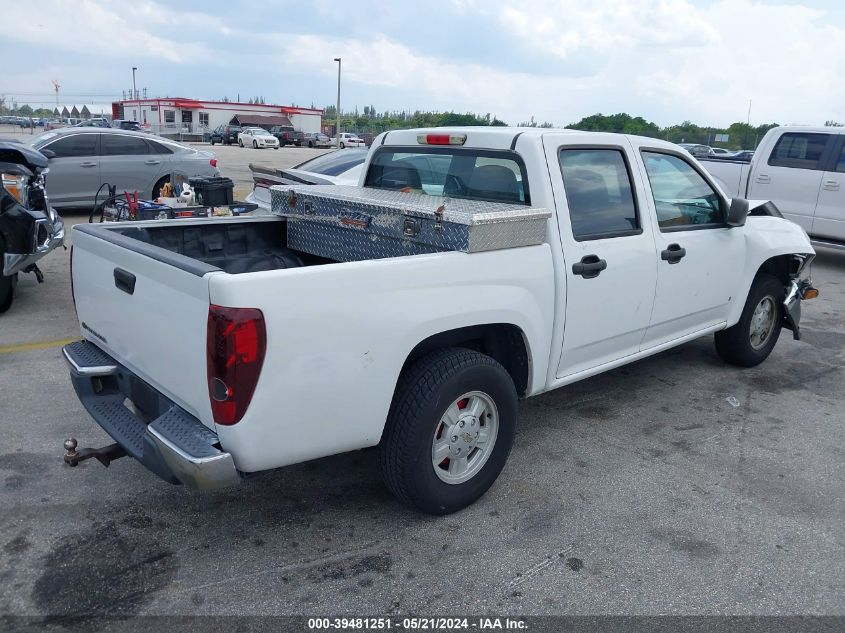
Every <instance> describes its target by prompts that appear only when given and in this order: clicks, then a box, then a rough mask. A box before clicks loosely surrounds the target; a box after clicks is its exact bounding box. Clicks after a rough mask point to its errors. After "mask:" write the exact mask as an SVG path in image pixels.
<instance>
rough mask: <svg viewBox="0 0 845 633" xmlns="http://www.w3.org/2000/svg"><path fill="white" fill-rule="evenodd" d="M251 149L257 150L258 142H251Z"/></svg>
mask: <svg viewBox="0 0 845 633" xmlns="http://www.w3.org/2000/svg"><path fill="white" fill-rule="evenodd" d="M252 149H258V141H253V142H252Z"/></svg>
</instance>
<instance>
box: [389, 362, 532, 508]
mask: <svg viewBox="0 0 845 633" xmlns="http://www.w3.org/2000/svg"><path fill="white" fill-rule="evenodd" d="M516 414H517V394H516V389H515V387H514V384H513V381H512V380H511V377H510V376H509V375H508V373H507V371H505V369H504V367H502V366H501V365H500V364H499V363H498V362H496V361H495V360H494V359H492V358H490V357H489V356H486V355H484V354H481V353H479V352H476V351H473V350H469V349H463V348H448V349H443V350H438V351H435V352H432V353H430V354H428V355H426V356H424V357H422V358H420V359H419V360H418V361H416V362H415V363H414V364H413V365H412V366H411V367H410V368H409V369H407V370H406V371H405V372H403V374H402V376H401V377H400V378H399V383H398V385H397V387H396V393H395V395H394V398H393V402H392V403H391V406H390V413H389V414H388V419H387V424H386V425H385V430H384V434H383V436H382V439H381V443H380V444H379V463H380V465H381V471H382V476H383V477H384V481H385V483H386V484H387V487H388V488H389V489H390V490H391V492H393V494H395V495H396V496H397V497H398V498H399V499H400V500H401V501H403V502H404V503H407V504H408V505H412V506H415V507H416V508H418V509H420V510H422V511H423V512H428V513H430V514H450V513H452V512H456V511H458V510H460V509H462V508H465V507H466V506H468V505H470V504H471V503H473V502H474V501H475V500H476V499H478V498H479V497H480V496H481V495H483V494H484V493H485V492H486V491H487V489H488V488H490V486H491V485H492V484H493V482H494V481H496V478H497V477H498V476H499V473H500V472H501V471H502V468H503V467H504V465H505V462H506V461H507V459H508V455H509V454H510V450H511V446H512V445H513V438H514V431H515V428H516Z"/></svg>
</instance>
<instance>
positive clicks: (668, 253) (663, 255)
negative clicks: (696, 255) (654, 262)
mask: <svg viewBox="0 0 845 633" xmlns="http://www.w3.org/2000/svg"><path fill="white" fill-rule="evenodd" d="M686 254H687V249H685V248H681V245H680V244H669V246H667V247H666V250H665V251H660V259H662V260H663V261H665V262H669V263H670V264H677V263H678V262H679V261H681V260H682V259H683V258H684V257H686Z"/></svg>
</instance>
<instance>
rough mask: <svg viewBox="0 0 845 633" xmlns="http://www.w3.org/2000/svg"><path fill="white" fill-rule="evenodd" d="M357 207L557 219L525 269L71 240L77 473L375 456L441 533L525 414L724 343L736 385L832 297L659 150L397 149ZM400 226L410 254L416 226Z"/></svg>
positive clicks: (453, 255) (665, 149)
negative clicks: (561, 393)
mask: <svg viewBox="0 0 845 633" xmlns="http://www.w3.org/2000/svg"><path fill="white" fill-rule="evenodd" d="M312 189H315V188H312ZM351 189H354V190H355V191H358V192H359V193H358V195H359V196H360V198H361V199H362V200H364V201H365V202H366V199H367V195H372V196H373V197H375V194H376V193H379V194H384V193H385V192H384V191H383V190H384V189H391V190H392V191H393V193H391V194H390V195H394V194H395V195H396V196H401V195H402V194H403V192H406V191H411V190H413V191H414V192H416V193H415V194H414V195H415V196H417V197H418V198H420V197H421V198H425V196H431V197H432V199H435V200H441V199H442V200H443V201H444V202H443V204H442V205H441V206H440V207H439V208H438V212H440V213H441V216H440V217H439V218H438V222H440V221H441V220H443V221H444V222H445V221H448V220H449V218H450V208H452V206H451V205H453V204H455V202H454V201H455V200H457V201H460V202H461V203H465V202H467V201H469V202H470V203H472V204H476V205H478V206H479V207H481V208H483V207H484V205H489V206H490V208H491V209H492V208H493V207H494V205H498V206H497V207H496V208H498V207H500V206H502V204H503V203H506V204H505V207H506V208H514V207H517V208H524V209H526V211H527V212H534V211H538V210H539V209H542V210H546V211H548V213H546V214H545V215H543V216H542V217H543V218H546V217H548V219H541V220H540V222H541V224H540V234H541V237H540V238H539V240H538V242H537V243H535V244H533V245H528V246H519V247H513V248H497V249H494V250H484V251H481V252H461V251H460V250H456V249H449V248H443V249H441V250H439V251H437V252H428V253H424V254H416V255H410V256H402V257H391V256H386V255H385V254H384V253H380V252H379V251H377V249H375V248H374V249H373V250H372V252H371V253H370V254H369V255H368V254H367V252H366V251H364V252H363V253H364V254H363V257H362V256H360V251H359V257H358V258H357V259H355V260H353V261H349V260H348V259H347V260H346V261H344V257H342V256H341V255H342V253H341V252H340V247H337V250H335V251H334V255H333V256H331V257H326V256H325V254H323V255H315V254H314V253H312V252H305V251H297V250H294V249H292V248H289V247H288V245H289V241H288V240H287V237H288V228H289V227H291V228H292V227H293V226H294V224H291V223H290V222H291V220H290V218H286V217H280V216H264V217H257V218H243V217H242V218H219V219H215V220H213V221H210V220H204V219H198V220H187V221H182V222H179V223H178V224H175V223H169V222H149V223H144V222H135V223H132V224H131V225H128V224H120V223H118V224H110V225H105V224H103V225H77V226H75V227H74V234H73V244H74V248H73V252H72V279H73V288H74V296H75V304H76V310H77V315H78V318H79V321H80V325H81V331H82V336H83V337H84V340H83V341H80V342H77V343H73V344H71V345H69V346H67V347H66V348H65V349H64V355H65V357H66V359H67V361H68V363H69V366H70V373H71V378H72V381H73V384H74V387H75V389H76V391H77V393H78V395H79V397H80V399H81V401H82V403H83V404H84V406H85V408H86V409H87V410H88V411H89V413H90V414H91V415H92V417H93V418H94V419H95V420H96V421H97V423H99V424H100V425H101V426H102V427H103V428H104V429H105V430H106V431H107V432H108V433H109V434H110V435H111V436H112V438H114V439H115V442H116V443H115V444H113V445H111V446H109V447H105V448H103V449H82V450H79V451H78V450H77V448H76V446H77V444H76V441H75V440H68V442H66V449H67V454H66V455H65V460H66V461H67V462H68V463H70V464H71V465H75V464H76V463H78V462H79V461H81V460H82V459H85V458H86V457H92V456H93V457H96V458H97V459H99V460H100V461H102V462H103V463H106V464H107V463H108V462H109V461H110V460H111V459H113V458H116V457H119V456H122V455H123V454H127V453H128V454H129V455H131V456H132V457H134V458H136V459H137V460H139V461H141V462H142V463H143V464H144V465H145V466H146V467H147V468H148V469H149V470H151V471H153V472H154V473H156V474H157V475H159V476H161V477H163V478H164V479H166V480H167V481H170V482H172V483H177V484H179V483H181V484H186V485H190V486H195V487H200V488H211V487H216V486H224V485H230V484H233V483H235V482H237V481H238V480H239V479H241V478H242V477H245V476H248V475H251V474H253V473H257V472H260V471H266V470H269V469H273V468H278V467H282V466H285V465H289V464H294V463H298V462H303V461H305V460H311V459H315V458H319V457H323V456H327V455H332V454H335V453H340V452H344V451H351V450H356V449H361V448H365V447H373V446H377V447H378V455H379V461H380V464H381V469H382V473H383V476H384V479H385V481H386V483H387V486H388V487H389V488H390V489H391V491H392V492H393V493H394V494H396V495H397V496H398V497H399V498H400V499H401V500H403V501H404V502H406V503H408V504H410V505H413V506H415V507H417V508H419V509H421V510H423V511H426V512H430V513H435V514H445V513H449V512H454V511H456V510H459V509H460V508H463V507H465V506H467V505H468V504H470V503H472V502H473V501H475V500H476V499H477V498H478V497H479V496H481V495H482V494H484V492H485V491H486V490H487V489H488V488H489V487H490V485H491V484H492V483H493V482H494V480H495V479H496V478H497V476H498V475H499V473H500V471H501V470H502V468H503V467H504V465H505V461H506V459H507V457H508V454H509V452H510V449H511V445H512V443H513V439H514V431H515V424H516V418H517V408H518V400H519V398H525V397H529V396H535V395H537V394H540V393H543V392H545V391H549V390H551V389H555V388H557V387H560V386H563V385H567V384H569V383H573V382H575V381H578V380H581V379H584V378H587V377H589V376H592V375H595V374H598V373H600V372H603V371H607V370H609V369H612V368H615V367H618V366H620V365H623V364H626V363H630V362H633V361H636V360H638V359H641V358H644V357H646V356H649V355H652V354H656V353H658V352H661V351H663V350H666V349H668V348H671V347H674V346H677V345H681V344H683V343H685V342H687V341H690V340H692V339H695V338H698V337H701V336H705V335H709V334H714V335H715V342H716V350H717V352H718V353H719V355H720V356H721V357H722V358H723V359H724V360H725V361H727V362H729V363H733V364H736V365H740V366H753V365H756V364H758V363H760V362H762V361H763V360H764V359H765V358H766V357H767V356H768V355H769V353H770V352H771V350H772V348H773V347H774V345H775V343H776V342H777V340H778V336H779V334H780V332H781V328H782V327H787V328H789V329H791V330H792V331H793V335H794V337H795V338H798V336H799V322H798V321H799V318H800V306H801V301H802V299H808V298H812V297H813V296H815V295H816V294H817V291H816V290H815V288H813V287H812V286H811V284H810V282H809V280H808V279H806V278H804V277H805V275H806V271H807V269H808V264H809V262H810V261H811V260H812V259H813V257H814V251H813V248H812V246H811V245H810V242H809V240H808V238H807V235H806V234H805V233H804V231H803V230H802V229H801V228H800V227H799V226H797V225H796V224H793V223H792V222H790V221H788V220H785V219H783V217H781V216H780V214H779V213H778V212H777V209H776V208H775V207H774V206H773V205H771V204H765V205H762V206H759V207H757V208H754V209H750V210H749V205H748V203H747V201H745V200H742V199H739V198H736V199H733V200H730V199H728V198H726V197H725V196H724V195H723V193H722V192H721V191H720V190H719V188H718V187H716V186H715V184H714V182H713V180H712V178H711V177H710V176H709V175H708V174H707V173H706V171H705V170H704V169H703V168H702V167H701V165H700V164H699V163H698V162H697V161H696V160H695V159H694V158H692V157H691V156H690V155H689V154H687V153H686V152H684V151H683V150H681V149H680V148H678V147H677V146H675V145H672V144H670V143H666V142H663V141H659V140H655V139H650V138H640V137H636V136H625V135H620V134H605V133H589V132H576V131H560V130H558V131H556V130H539V129H507V128H449V129H442V128H438V129H431V130H404V131H391V132H389V133H386V134H382V135H381V136H379V137H378V138H376V139H375V141H374V143H373V147H372V149H371V150H370V153H369V155H368V157H367V161H366V162H365V164H364V167H363V171H362V176H361V180H360V182H359V186H358V187H352V188H351ZM368 192H373V193H372V194H368ZM302 195H307V194H305V193H302ZM295 197H296V195H295V192H292V193H291V203H293V202H294V199H295ZM383 197H384V196H382V198H380V199H383ZM520 205H521V206H520ZM443 208H445V215H444V214H442V209H443ZM343 213H344V214H345V215H344V216H343V218H342V219H341V222H340V223H338V225H337V227H336V228H337V229H338V230H341V229H344V228H346V229H349V230H350V231H359V235H362V233H361V232H363V236H364V238H365V239H364V240H363V241H359V243H360V244H364V246H366V244H367V243H369V242H368V239H370V238H369V237H367V236H368V235H369V234H368V233H367V231H368V230H369V229H370V228H377V227H375V225H376V224H378V222H377V221H376V220H373V219H372V218H369V219H367V218H366V217H364V214H362V213H352V212H346V211H344V212H343ZM488 215H490V216H492V215H495V214H488ZM549 216H550V217H549ZM443 218H445V220H444V219H443ZM404 222H405V225H404V226H405V235H406V236H412V235H415V231H416V230H417V229H418V228H419V224H418V222H417V219H416V218H412V217H406V218H405V220H404ZM341 225H343V226H341ZM297 226H303V225H302V224H299V225H297ZM494 228H495V227H494ZM370 237H371V238H372V240H373V241H372V243H373V244H377V243H378V242H376V241H374V240H375V236H370ZM323 246H325V250H327V251H328V252H329V254H330V255H331V254H332V249H333V248H335V247H333V246H330V245H325V244H324V245H323Z"/></svg>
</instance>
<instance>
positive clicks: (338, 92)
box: [334, 57, 340, 149]
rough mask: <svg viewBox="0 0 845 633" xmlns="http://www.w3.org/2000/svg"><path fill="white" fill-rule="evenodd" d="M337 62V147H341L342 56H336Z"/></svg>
mask: <svg viewBox="0 0 845 633" xmlns="http://www.w3.org/2000/svg"><path fill="white" fill-rule="evenodd" d="M334 60H335V61H336V62H337V112H335V114H337V129H336V130H335V143H336V147H337V148H338V149H340V57H335V58H334Z"/></svg>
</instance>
